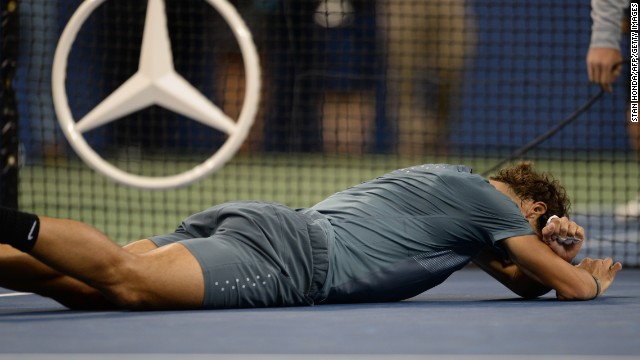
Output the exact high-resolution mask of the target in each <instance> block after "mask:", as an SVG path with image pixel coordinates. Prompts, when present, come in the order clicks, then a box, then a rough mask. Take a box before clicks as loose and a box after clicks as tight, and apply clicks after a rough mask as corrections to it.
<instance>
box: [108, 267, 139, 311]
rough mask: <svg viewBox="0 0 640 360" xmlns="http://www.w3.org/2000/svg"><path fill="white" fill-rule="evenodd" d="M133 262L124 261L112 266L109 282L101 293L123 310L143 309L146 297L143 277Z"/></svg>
mask: <svg viewBox="0 0 640 360" xmlns="http://www.w3.org/2000/svg"><path fill="white" fill-rule="evenodd" d="M139 271H140V269H139V268H138V267H137V266H136V264H135V262H130V261H125V262H122V263H119V264H117V265H114V266H113V267H112V269H110V271H109V280H108V282H107V283H106V285H105V286H104V287H103V288H102V292H103V293H104V295H105V297H107V298H108V299H109V300H110V301H111V302H112V303H113V304H115V305H116V306H117V307H120V308H124V309H144V308H146V307H147V304H148V296H147V295H146V293H145V291H144V290H143V289H144V284H143V280H142V279H144V276H141V275H140V274H139Z"/></svg>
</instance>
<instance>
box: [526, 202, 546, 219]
mask: <svg viewBox="0 0 640 360" xmlns="http://www.w3.org/2000/svg"><path fill="white" fill-rule="evenodd" d="M529 212H530V213H531V215H534V216H535V217H540V216H542V215H544V214H546V212H547V204H545V203H543V202H542V201H536V202H534V203H533V205H531V207H530V208H529Z"/></svg>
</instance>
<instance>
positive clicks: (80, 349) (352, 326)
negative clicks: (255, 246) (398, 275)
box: [0, 268, 640, 359]
mask: <svg viewBox="0 0 640 360" xmlns="http://www.w3.org/2000/svg"><path fill="white" fill-rule="evenodd" d="M639 340H640V269H623V271H622V272H621V273H620V274H619V276H618V278H617V280H616V282H615V283H614V284H613V286H612V287H611V288H610V289H609V291H608V292H607V293H606V294H605V296H604V297H603V298H600V299H598V300H595V301H587V302H561V301H556V300H555V299H554V298H553V293H550V294H548V295H547V296H545V297H544V298H541V299H538V300H534V301H525V300H521V299H519V298H517V297H516V296H515V295H513V294H512V293H510V291H509V290H507V289H506V288H504V287H503V286H502V285H500V284H499V283H498V282H496V281H495V280H493V279H491V278H490V277H489V276H488V275H486V274H485V273H483V272H482V271H480V270H477V269H474V268H469V269H464V270H462V271H460V272H458V273H455V274H454V275H453V276H452V277H451V278H450V279H449V280H447V281H446V282H445V283H444V284H442V285H441V286H439V287H437V288H435V289H432V290H430V291H428V292H426V293H424V294H421V295H420V296H417V297H415V298H413V299H410V300H408V301H404V302H399V303H383V304H355V305H320V306H315V307H300V308H271V309H247V310H211V311H162V312H131V311H111V312H106V311H105V312H101V311H93V312H82V311H70V310H67V309H65V308H64V307H62V306H60V305H58V304H57V303H55V302H53V301H51V300H49V299H45V298H42V297H39V296H36V295H31V294H16V293H12V292H9V291H7V290H4V289H0V359H32V358H33V359H36V358H40V359H42V358H47V359H63V358H64V359H74V358H105V359H114V358H118V359H122V358H153V359H163V358H179V359H190V358H209V359H211V358H213V359H216V358H231V359H281V358H285V359H289V358H301V359H316V358H317V359H352V358H367V359H370V358H373V359H376V358H393V359H404V358H407V359H413V358H437V359H449V358H452V359H453V358H464V359H482V358H488V359H502V358H505V359H507V358H508V359H511V358H514V355H518V357H524V356H533V355H535V356H545V357H553V358H556V357H557V358H567V359H569V358H576V359H577V358H580V359H584V358H592V357H593V358H607V359H609V358H640V341H639ZM74 354H75V355H74ZM122 354H126V356H124V357H123V356H121V355H122ZM159 354H163V355H159ZM202 354H208V355H207V356H204V355H202ZM233 354H235V355H233ZM214 355H215V356H214ZM232 355H233V356H232ZM374 355H375V356H374Z"/></svg>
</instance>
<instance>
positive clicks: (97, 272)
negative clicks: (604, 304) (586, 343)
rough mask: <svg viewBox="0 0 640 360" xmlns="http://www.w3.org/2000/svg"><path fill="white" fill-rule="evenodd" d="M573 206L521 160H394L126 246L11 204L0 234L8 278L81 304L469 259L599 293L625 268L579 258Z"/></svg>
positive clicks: (377, 294) (407, 271) (507, 276)
mask: <svg viewBox="0 0 640 360" xmlns="http://www.w3.org/2000/svg"><path fill="white" fill-rule="evenodd" d="M568 207H569V200H568V199H567V197H566V195H565V191H564V189H563V188H562V187H561V186H560V185H559V183H558V182H557V181H555V180H550V179H549V178H548V177H547V176H546V175H544V174H540V173H537V172H536V171H535V170H534V169H533V168H532V166H531V165H530V164H527V163H522V164H520V165H516V166H513V167H510V168H506V169H503V170H502V171H501V172H500V173H499V174H498V175H497V176H495V177H493V178H491V180H485V179H484V178H482V177H480V176H478V175H475V174H471V170H470V169H469V168H468V167H466V166H462V165H421V166H416V167H412V168H407V169H401V170H396V171H394V172H391V173H389V174H386V175H384V176H381V177H379V178H377V179H375V180H372V181H369V182H365V183H363V184H360V185H357V186H355V187H352V188H349V189H347V190H345V191H342V192H339V193H336V194H334V195H332V196H330V197H329V198H327V199H326V200H324V201H322V202H320V203H318V204H316V205H315V206H313V207H312V208H309V209H297V210H293V209H290V208H288V207H285V206H282V205H278V204H273V203H265V202H255V201H244V202H231V203H225V204H222V205H219V206H215V207H212V208H210V209H208V210H206V211H204V212H201V213H198V214H195V215H193V216H191V217H188V218H187V219H185V220H184V221H183V222H182V224H181V225H180V226H179V227H178V229H177V230H176V231H175V232H174V233H172V234H168V235H161V236H154V237H151V238H149V239H144V240H140V241H137V242H133V243H131V244H129V245H127V246H125V247H124V248H121V247H119V246H117V245H116V244H115V243H114V242H113V241H111V240H110V239H108V238H107V237H106V236H105V235H103V234H102V233H100V232H98V231H97V230H95V229H93V228H92V227H89V226H87V225H85V224H82V223H79V222H76V221H72V220H63V219H53V218H49V217H44V216H43V217H38V216H36V215H33V214H27V213H21V212H16V211H13V210H6V209H4V210H2V211H1V212H2V214H1V215H0V225H1V226H2V229H3V234H2V242H3V243H6V244H9V245H11V246H12V247H13V248H12V247H10V246H7V245H0V286H2V287H5V288H9V289H14V290H17V291H28V292H35V293H38V294H41V295H43V296H48V297H51V298H53V299H55V300H57V301H59V302H60V303H62V304H64V305H66V306H67V307H69V308H78V309H96V308H123V309H197V308H238V307H265V306H295V305H312V304H323V303H350V302H383V301H397V300H403V299H407V298H410V297H413V296H415V295H418V294H420V293H422V292H424V291H426V290H428V289H430V288H432V287H434V286H436V285H438V284H440V283H441V282H443V281H444V280H445V279H446V278H447V277H448V276H449V275H451V274H452V273H453V272H455V271H456V270H459V269H461V268H462V267H464V266H465V265H466V264H467V263H469V262H471V261H472V262H474V263H475V264H477V265H478V266H479V267H480V268H482V269H483V270H485V271H486V272H487V273H489V274H490V275H491V276H493V277H494V278H496V279H497V280H498V281H500V282H501V283H503V284H504V285H505V286H507V287H508V288H509V289H511V290H513V291H514V292H515V293H516V294H518V295H520V296H522V297H525V298H535V297H538V296H540V295H543V294H545V293H547V292H548V291H550V290H551V289H554V290H555V293H556V296H557V298H558V299H562V300H589V299H595V298H596V297H598V296H599V295H602V294H603V293H604V292H605V291H606V290H607V288H608V287H609V285H611V282H612V281H613V279H614V277H615V275H616V273H617V272H618V271H619V270H620V269H621V268H622V265H621V264H620V263H617V262H616V263H613V261H612V260H611V259H610V258H607V259H604V260H592V259H585V260H583V261H582V262H581V263H580V264H578V265H572V264H571V263H570V261H571V260H572V259H573V258H574V257H575V256H576V255H577V253H578V251H579V250H580V247H581V244H582V240H583V239H584V229H583V228H582V227H580V226H578V225H577V224H576V223H575V222H572V221H570V220H569V219H568V218H567V217H566V214H567V209H568ZM554 215H555V216H554ZM549 219H551V220H549ZM547 222H548V224H547ZM565 238H575V239H576V240H575V242H574V241H563V239H565ZM16 249H17V250H16ZM18 250H21V251H18Z"/></svg>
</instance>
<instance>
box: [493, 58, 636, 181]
mask: <svg viewBox="0 0 640 360" xmlns="http://www.w3.org/2000/svg"><path fill="white" fill-rule="evenodd" d="M625 63H629V60H625V61H621V62H619V63H617V64H614V65H613V67H612V68H611V70H612V71H613V70H614V69H615V68H617V67H618V66H620V65H622V64H625ZM602 95H604V88H600V91H599V92H598V93H597V94H595V95H593V96H592V97H590V98H589V100H587V101H586V102H585V103H584V104H583V105H582V106H580V107H579V108H578V109H576V110H575V111H574V112H573V113H572V114H571V115H569V116H567V117H566V118H565V119H564V120H562V121H560V122H559V123H558V124H556V125H555V126H554V127H552V128H551V129H549V130H548V131H547V132H545V133H544V134H542V135H540V136H538V137H537V138H535V139H533V140H532V141H531V142H530V143H528V144H526V145H524V146H523V147H521V148H519V149H518V150H516V151H514V152H513V153H512V154H511V155H509V157H507V158H505V159H503V160H501V161H500V162H498V163H497V164H495V165H494V166H493V167H491V168H489V169H488V170H485V171H484V172H483V173H482V174H481V175H482V176H485V177H486V176H488V175H489V174H491V173H492V172H494V171H496V170H497V169H499V168H500V167H501V166H502V165H504V164H506V163H508V162H510V161H512V160H514V159H516V158H518V157H520V156H522V155H524V154H525V153H527V152H528V151H529V150H531V149H532V148H534V147H536V146H538V145H539V144H540V143H541V142H543V141H545V140H547V139H548V138H550V137H552V136H553V135H555V134H556V133H558V132H559V131H560V130H562V128H564V127H565V126H567V125H569V124H570V123H571V122H573V121H574V120H575V119H577V118H578V116H580V115H581V114H582V113H583V112H585V111H587V110H588V109H589V108H590V107H591V105H593V104H594V103H595V102H596V101H598V99H600V98H601V97H602Z"/></svg>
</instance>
